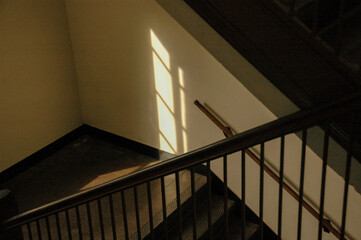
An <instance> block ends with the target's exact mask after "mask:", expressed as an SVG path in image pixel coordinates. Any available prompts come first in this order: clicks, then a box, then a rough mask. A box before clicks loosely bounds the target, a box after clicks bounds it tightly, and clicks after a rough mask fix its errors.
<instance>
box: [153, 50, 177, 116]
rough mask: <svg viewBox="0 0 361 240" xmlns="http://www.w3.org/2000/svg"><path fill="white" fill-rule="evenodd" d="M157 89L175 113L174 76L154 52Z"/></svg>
mask: <svg viewBox="0 0 361 240" xmlns="http://www.w3.org/2000/svg"><path fill="white" fill-rule="evenodd" d="M153 63H154V78H155V88H156V90H157V92H158V94H159V95H160V96H161V97H162V98H163V100H164V101H165V103H166V104H167V106H168V107H169V108H170V110H171V111H172V112H174V102H173V83H172V76H171V75H170V73H169V71H168V70H167V69H166V68H165V66H164V65H163V64H162V62H161V61H160V59H159V57H158V56H157V55H156V54H155V53H154V52H153Z"/></svg>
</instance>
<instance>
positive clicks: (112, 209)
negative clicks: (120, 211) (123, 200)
mask: <svg viewBox="0 0 361 240" xmlns="http://www.w3.org/2000/svg"><path fill="white" fill-rule="evenodd" d="M109 210H110V219H111V222H112V231H113V239H114V240H117V229H116V225H115V217H114V205H113V195H112V194H110V195H109Z"/></svg>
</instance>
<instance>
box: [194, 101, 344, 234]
mask: <svg viewBox="0 0 361 240" xmlns="http://www.w3.org/2000/svg"><path fill="white" fill-rule="evenodd" d="M194 104H195V105H196V106H197V107H198V108H199V109H200V110H201V111H202V112H203V113H204V114H205V115H206V116H207V117H208V118H209V119H210V120H211V121H212V122H214V123H215V124H216V125H217V126H218V127H219V128H220V129H221V130H222V131H223V133H224V134H225V135H226V136H227V137H232V136H233V133H232V131H231V130H230V129H229V128H227V127H226V126H224V125H223V124H222V123H221V122H220V121H219V120H218V119H217V118H216V117H215V116H214V115H213V114H212V113H211V112H210V111H209V110H208V109H207V108H206V107H204V106H203V105H202V104H201V103H200V102H199V101H198V100H195V101H194ZM244 151H245V153H246V154H247V155H248V156H249V157H250V158H251V159H253V160H254V161H255V162H256V163H257V164H258V165H261V160H260V159H259V158H258V157H257V156H256V154H254V153H253V152H252V151H251V150H250V149H245V150H244ZM264 171H265V172H266V173H268V175H269V176H271V178H273V179H274V180H275V181H276V182H277V183H278V184H279V183H280V178H279V176H278V175H277V174H276V173H275V172H274V171H272V169H271V168H269V167H268V166H267V165H266V164H264ZM283 188H284V189H285V190H286V191H287V192H288V193H289V194H290V195H291V196H292V197H293V198H294V199H296V200H297V201H299V200H300V196H299V195H298V194H297V193H296V192H295V191H294V190H293V189H292V188H291V187H290V186H289V185H288V184H287V183H285V182H283ZM302 206H303V207H304V208H305V209H306V210H307V211H308V212H309V213H311V214H312V216H314V217H315V218H316V219H317V220H318V219H319V218H320V215H319V213H318V212H317V211H316V210H315V209H314V208H313V207H312V206H311V205H310V204H308V203H307V202H305V200H303V201H302ZM322 222H323V226H324V227H325V228H327V229H328V230H329V231H330V232H331V233H332V234H333V235H335V236H336V237H337V238H338V239H341V234H340V233H339V232H338V231H337V229H335V228H334V227H333V226H332V225H331V222H330V221H329V220H327V219H325V218H324V219H323V221H322Z"/></svg>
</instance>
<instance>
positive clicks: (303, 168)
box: [297, 129, 307, 240]
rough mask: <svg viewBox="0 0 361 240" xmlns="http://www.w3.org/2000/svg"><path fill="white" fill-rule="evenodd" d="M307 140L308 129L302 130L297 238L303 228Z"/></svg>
mask: <svg viewBox="0 0 361 240" xmlns="http://www.w3.org/2000/svg"><path fill="white" fill-rule="evenodd" d="M306 141H307V129H304V130H303V131H302V156H301V173H300V175H301V176H300V197H299V201H298V202H299V205H298V228H297V240H301V228H302V205H303V185H304V177H305V162H306V146H307V145H306Z"/></svg>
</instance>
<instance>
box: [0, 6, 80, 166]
mask: <svg viewBox="0 0 361 240" xmlns="http://www.w3.org/2000/svg"><path fill="white" fill-rule="evenodd" d="M80 124H81V120H80V107H79V101H78V93H77V86H76V77H75V68H74V61H73V57H72V52H71V43H70V38H69V29H68V23H67V17H66V11H65V4H64V1H63V0H33V1H28V0H16V1H14V0H2V1H0V126H1V127H0V172H1V171H3V170H5V169H7V168H8V167H10V166H12V165H13V164H15V163H17V162H18V161H21V160H22V159H24V158H25V157H27V156H29V155H30V154H32V153H34V152H36V151H37V150H39V149H41V148H43V147H45V146H46V145H48V144H49V143H51V142H53V141H55V140H56V139H58V138H60V137H62V136H63V135H65V134H66V133H68V132H70V131H72V130H73V129H74V128H76V127H78V126H79V125H80Z"/></svg>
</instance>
